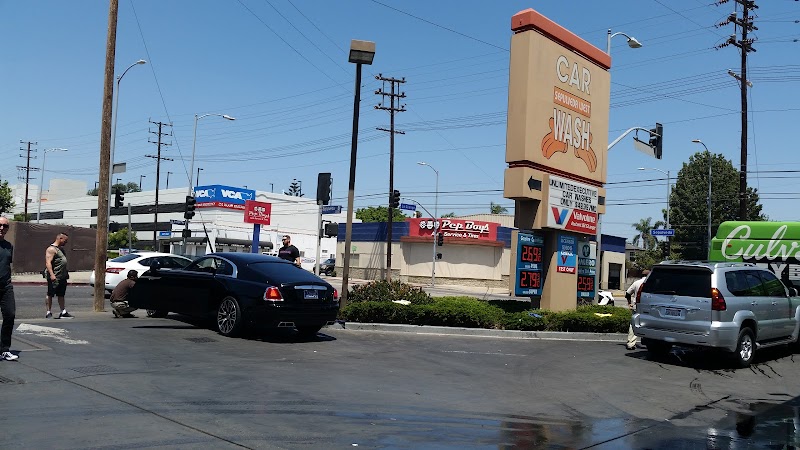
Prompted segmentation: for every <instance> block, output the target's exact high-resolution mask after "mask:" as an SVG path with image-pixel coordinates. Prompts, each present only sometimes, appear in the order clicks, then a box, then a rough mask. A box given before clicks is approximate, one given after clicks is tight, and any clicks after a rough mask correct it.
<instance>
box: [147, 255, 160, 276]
mask: <svg viewBox="0 0 800 450" xmlns="http://www.w3.org/2000/svg"><path fill="white" fill-rule="evenodd" d="M160 269H161V261H159V260H157V259H155V258H153V260H152V261H150V272H151V273H156V272H158V271H159V270H160Z"/></svg>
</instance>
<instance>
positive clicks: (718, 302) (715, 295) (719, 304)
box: [711, 288, 728, 311]
mask: <svg viewBox="0 0 800 450" xmlns="http://www.w3.org/2000/svg"><path fill="white" fill-rule="evenodd" d="M726 309H728V305H727V304H725V297H723V296H722V293H721V292H720V291H719V289H717V288H711V310H712V311H725V310H726Z"/></svg>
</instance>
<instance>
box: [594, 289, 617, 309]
mask: <svg viewBox="0 0 800 450" xmlns="http://www.w3.org/2000/svg"><path fill="white" fill-rule="evenodd" d="M597 304H598V305H607V306H614V294H612V293H611V292H609V291H600V299H599V301H598V302H597Z"/></svg>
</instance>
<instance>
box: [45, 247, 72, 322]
mask: <svg viewBox="0 0 800 450" xmlns="http://www.w3.org/2000/svg"><path fill="white" fill-rule="evenodd" d="M68 241H69V236H67V233H59V234H58V236H56V240H55V241H54V242H53V243H52V244H50V246H49V247H47V251H46V252H45V255H44V264H45V267H46V268H47V275H48V278H47V296H46V297H45V306H47V314H45V316H44V317H45V318H46V319H52V318H53V313H51V312H50V308H51V307H52V306H53V297H54V296H55V297H58V306H59V308H61V314H59V316H58V318H59V319H71V318H72V315H71V314H70V313H68V312H67V307H66V305H65V302H64V295H65V294H66V292H67V279H68V278H69V268H68V267H67V256H66V255H64V252H63V250H62V249H63V248H64V246H65V245H67V242H68Z"/></svg>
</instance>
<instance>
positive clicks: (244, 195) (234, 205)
mask: <svg viewBox="0 0 800 450" xmlns="http://www.w3.org/2000/svg"><path fill="white" fill-rule="evenodd" d="M194 197H195V198H196V199H197V207H198V208H227V209H241V210H244V209H245V208H244V204H245V202H246V201H248V200H253V199H255V197H256V191H254V190H252V189H242V188H238V187H232V186H222V185H219V184H212V185H207V186H198V187H196V188H194Z"/></svg>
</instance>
